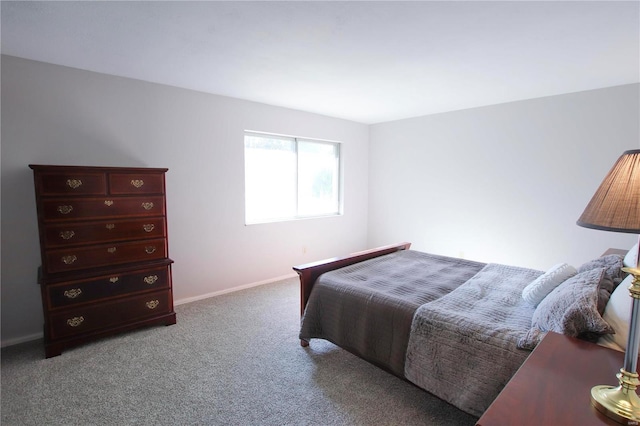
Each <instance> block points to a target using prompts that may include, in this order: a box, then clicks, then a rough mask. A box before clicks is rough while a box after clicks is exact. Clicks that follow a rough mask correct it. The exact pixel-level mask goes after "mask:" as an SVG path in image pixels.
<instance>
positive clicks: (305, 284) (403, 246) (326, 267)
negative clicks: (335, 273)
mask: <svg viewBox="0 0 640 426" xmlns="http://www.w3.org/2000/svg"><path fill="white" fill-rule="evenodd" d="M409 247H411V243H399V244H392V245H388V246H383V247H378V248H374V249H370V250H364V251H360V252H357V253H352V254H350V255H347V256H343V257H334V258H331V259H325V260H320V261H318V262H311V263H305V264H304V265H299V266H294V267H293V270H294V271H296V272H297V273H298V275H299V276H300V315H301V316H302V314H304V308H305V307H306V306H307V301H308V300H309V295H310V294H311V289H312V288H313V285H314V284H315V282H316V280H317V279H318V277H319V276H320V275H322V274H324V273H325V272H329V271H332V270H334V269H338V268H342V267H344V266H348V265H353V264H354V263H358V262H362V261H363V260H367V259H372V258H374V257H378V256H383V255H385V254H389V253H393V252H396V251H399V250H408V249H409Z"/></svg>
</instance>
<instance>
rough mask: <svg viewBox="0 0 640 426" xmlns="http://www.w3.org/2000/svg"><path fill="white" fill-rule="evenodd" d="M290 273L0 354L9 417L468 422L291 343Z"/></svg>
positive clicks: (316, 347)
mask: <svg viewBox="0 0 640 426" xmlns="http://www.w3.org/2000/svg"><path fill="white" fill-rule="evenodd" d="M298 304H299V291H298V285H297V280H294V279H291V280H285V281H281V282H277V283H273V284H267V285H264V286H260V287H256V288H252V289H249V290H243V291H239V292H236V293H231V294H227V295H223V296H218V297H213V298H210V299H206V300H202V301H198V302H193V303H189V304H186V305H180V306H177V307H176V311H177V314H178V323H177V324H176V325H172V326H169V327H164V326H161V327H152V328H147V329H143V330H139V331H135V332H131V333H127V334H124V335H119V336H116V337H112V338H107V339H103V340H99V341H96V342H94V343H90V344H86V345H84V346H79V347H76V348H73V349H67V350H66V351H64V352H63V354H62V356H58V357H54V358H50V359H44V350H43V347H42V341H34V342H28V343H24V344H20V345H15V346H10V347H8V348H4V349H3V350H2V376H1V379H2V424H3V425H4V426H8V425H39V426H41V425H83V426H84V425H129V424H138V425H151V424H156V425H294V424H295V425H312V424H313V425H473V424H474V422H475V421H476V419H475V418H474V417H472V416H470V415H468V414H465V413H463V412H461V411H459V410H457V409H455V408H453V407H452V406H450V405H448V404H446V403H444V402H442V401H440V400H439V399H437V398H435V397H432V396H431V395H429V394H428V393H426V392H424V391H422V390H420V389H418V388H417V387H415V386H413V385H411V384H410V383H408V382H405V381H403V380H400V379H398V378H396V377H395V376H393V375H390V374H388V373H386V372H384V371H382V370H380V369H378V368H376V367H374V366H372V365H370V364H369V363H367V362H365V361H362V360H361V359H359V358H357V357H355V356H353V355H351V354H349V353H348V352H346V351H344V350H342V349H340V348H338V347H336V346H335V345H332V344H331V343H329V342H325V341H323V340H312V341H311V346H310V347H309V348H302V347H300V345H299V343H298V338H297V334H298V328H299V317H298V312H299V306H298Z"/></svg>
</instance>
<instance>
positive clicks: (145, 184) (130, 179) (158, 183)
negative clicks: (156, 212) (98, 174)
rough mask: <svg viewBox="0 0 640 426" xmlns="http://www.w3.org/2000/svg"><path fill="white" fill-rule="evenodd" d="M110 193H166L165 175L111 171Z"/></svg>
mask: <svg viewBox="0 0 640 426" xmlns="http://www.w3.org/2000/svg"><path fill="white" fill-rule="evenodd" d="M109 193H110V194H113V195H129V194H164V175H162V174H149V173H110V174H109Z"/></svg>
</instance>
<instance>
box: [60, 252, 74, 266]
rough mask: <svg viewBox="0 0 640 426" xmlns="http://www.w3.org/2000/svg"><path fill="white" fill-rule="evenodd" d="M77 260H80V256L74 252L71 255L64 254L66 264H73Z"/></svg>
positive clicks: (63, 258)
mask: <svg viewBox="0 0 640 426" xmlns="http://www.w3.org/2000/svg"><path fill="white" fill-rule="evenodd" d="M76 260H78V258H77V257H76V255H75V254H72V255H69V256H62V262H63V263H64V264H65V265H71V264H72V263H73V262H75V261H76Z"/></svg>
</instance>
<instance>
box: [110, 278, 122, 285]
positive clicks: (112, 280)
mask: <svg viewBox="0 0 640 426" xmlns="http://www.w3.org/2000/svg"><path fill="white" fill-rule="evenodd" d="M118 280H120V278H118V277H111V278H109V281H110V282H111V284H115V283H117V282H118Z"/></svg>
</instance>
